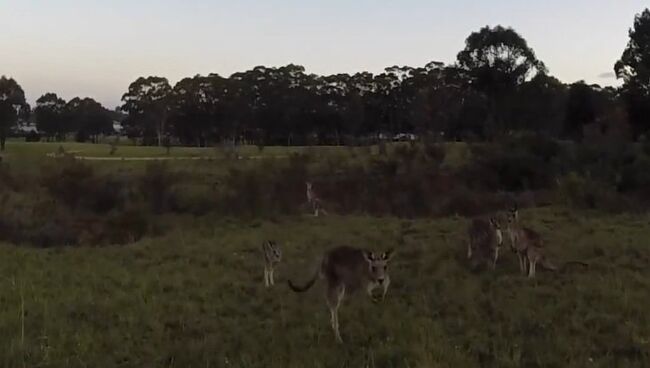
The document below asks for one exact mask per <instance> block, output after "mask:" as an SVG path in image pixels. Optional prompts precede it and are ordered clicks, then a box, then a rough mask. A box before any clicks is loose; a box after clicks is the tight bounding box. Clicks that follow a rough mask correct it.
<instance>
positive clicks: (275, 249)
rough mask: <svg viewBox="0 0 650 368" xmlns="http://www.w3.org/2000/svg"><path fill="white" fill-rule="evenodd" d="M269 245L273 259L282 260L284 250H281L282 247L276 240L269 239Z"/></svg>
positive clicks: (270, 255)
mask: <svg viewBox="0 0 650 368" xmlns="http://www.w3.org/2000/svg"><path fill="white" fill-rule="evenodd" d="M268 245H269V252H268V253H269V257H270V259H271V261H274V262H280V260H282V251H281V250H280V247H279V246H278V245H277V243H276V242H274V241H272V240H269V242H268Z"/></svg>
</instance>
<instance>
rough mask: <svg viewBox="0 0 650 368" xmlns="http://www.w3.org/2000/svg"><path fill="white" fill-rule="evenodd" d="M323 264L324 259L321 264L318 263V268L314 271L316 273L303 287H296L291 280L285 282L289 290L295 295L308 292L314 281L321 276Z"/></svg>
mask: <svg viewBox="0 0 650 368" xmlns="http://www.w3.org/2000/svg"><path fill="white" fill-rule="evenodd" d="M324 262H325V260H324V259H323V260H321V263H320V265H319V267H318V268H317V269H316V272H314V275H313V276H312V277H311V279H309V281H307V283H306V284H304V285H303V286H298V285H296V284H294V283H293V282H292V281H291V280H287V283H288V284H289V288H290V289H291V290H293V291H295V292H296V293H302V292H305V291H307V290H309V289H310V288H311V287H312V286H314V284H315V283H316V280H317V279H318V277H319V276H320V275H321V270H322V269H323V267H324Z"/></svg>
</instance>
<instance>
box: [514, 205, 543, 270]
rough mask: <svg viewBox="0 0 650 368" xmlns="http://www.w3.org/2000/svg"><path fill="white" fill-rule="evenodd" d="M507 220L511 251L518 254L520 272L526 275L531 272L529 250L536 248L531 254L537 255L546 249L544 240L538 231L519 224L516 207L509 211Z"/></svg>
mask: <svg viewBox="0 0 650 368" xmlns="http://www.w3.org/2000/svg"><path fill="white" fill-rule="evenodd" d="M506 218H507V230H506V232H507V233H508V236H509V238H510V249H511V250H512V251H513V252H514V253H516V254H517V258H518V259H519V270H520V271H521V273H522V274H524V275H525V274H526V273H529V272H530V270H529V269H528V266H529V264H530V262H529V257H528V256H527V251H528V248H531V247H533V248H536V249H533V250H532V251H531V252H532V253H533V254H537V253H539V252H538V251H539V250H541V249H543V248H544V247H545V246H544V240H543V239H542V236H541V235H540V234H539V233H538V232H537V231H535V230H533V229H531V228H529V227H525V226H522V225H521V224H520V223H519V211H518V209H517V206H516V205H515V206H513V207H512V208H510V209H509V210H508V213H507V215H506Z"/></svg>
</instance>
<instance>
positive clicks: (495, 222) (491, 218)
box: [490, 217, 499, 229]
mask: <svg viewBox="0 0 650 368" xmlns="http://www.w3.org/2000/svg"><path fill="white" fill-rule="evenodd" d="M490 224H492V226H494V227H495V228H497V229H498V228H499V222H498V221H497V219H496V218H494V217H490Z"/></svg>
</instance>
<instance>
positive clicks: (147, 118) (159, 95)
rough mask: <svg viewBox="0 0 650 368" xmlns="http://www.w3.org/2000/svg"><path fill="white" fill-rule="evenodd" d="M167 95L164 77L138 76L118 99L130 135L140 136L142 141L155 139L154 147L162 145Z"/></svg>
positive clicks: (168, 91) (168, 97) (167, 101)
mask: <svg viewBox="0 0 650 368" xmlns="http://www.w3.org/2000/svg"><path fill="white" fill-rule="evenodd" d="M171 93H172V88H171V86H170V85H169V82H168V81H167V79H166V78H162V77H148V78H143V77H140V78H138V79H137V80H136V81H135V82H133V83H131V85H130V86H129V90H128V92H127V93H125V94H124V95H123V96H122V101H123V102H124V104H123V105H122V111H125V112H127V113H128V114H129V116H128V117H127V118H126V120H125V121H124V125H125V126H126V127H127V129H128V130H129V131H130V133H131V135H137V136H141V137H143V138H144V139H145V141H151V140H153V139H155V140H157V144H158V146H162V143H163V135H164V134H165V133H166V131H167V118H168V115H169V114H168V113H169V99H170V96H171Z"/></svg>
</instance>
